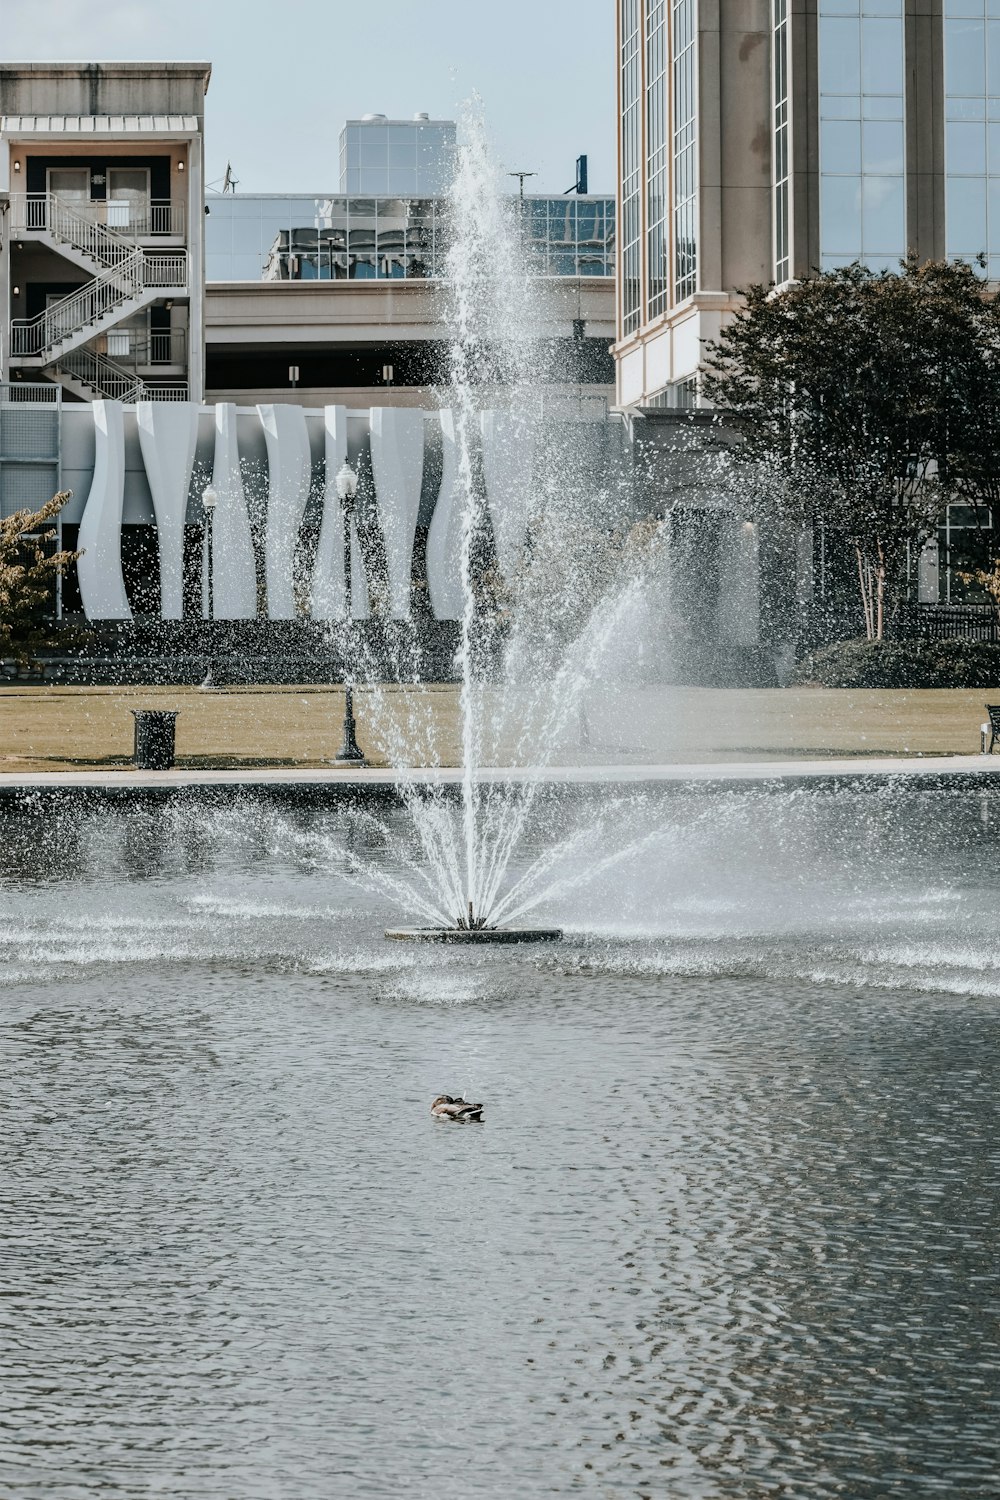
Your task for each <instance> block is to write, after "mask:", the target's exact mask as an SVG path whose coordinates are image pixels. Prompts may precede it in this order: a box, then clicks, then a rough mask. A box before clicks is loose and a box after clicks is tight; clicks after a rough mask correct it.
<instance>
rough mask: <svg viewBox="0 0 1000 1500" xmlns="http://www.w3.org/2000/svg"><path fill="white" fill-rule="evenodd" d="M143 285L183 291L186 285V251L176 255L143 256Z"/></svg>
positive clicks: (180, 251)
mask: <svg viewBox="0 0 1000 1500" xmlns="http://www.w3.org/2000/svg"><path fill="white" fill-rule="evenodd" d="M143 261H144V273H143V285H144V286H147V287H164V288H169V289H170V290H171V291H183V289H184V288H185V287H186V286H187V251H186V250H179V251H178V252H177V254H176V255H146V256H144V257H143Z"/></svg>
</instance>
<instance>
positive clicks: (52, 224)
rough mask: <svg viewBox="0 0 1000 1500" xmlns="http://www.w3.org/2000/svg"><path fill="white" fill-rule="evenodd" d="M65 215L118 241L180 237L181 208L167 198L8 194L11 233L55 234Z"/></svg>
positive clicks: (181, 231) (181, 204) (182, 223)
mask: <svg viewBox="0 0 1000 1500" xmlns="http://www.w3.org/2000/svg"><path fill="white" fill-rule="evenodd" d="M67 214H71V215H72V216H73V218H74V219H79V220H83V221H84V222H86V223H88V224H90V225H92V226H94V227H95V228H98V229H109V230H111V231H112V233H113V234H115V235H117V236H118V237H119V238H120V239H125V240H148V239H155V238H158V237H161V236H162V237H169V238H171V239H183V238H184V226H185V220H186V214H185V205H184V204H183V203H172V202H171V201H170V200H169V199H167V198H151V199H146V200H145V201H143V202H141V203H135V202H134V201H133V200H132V199H129V198H109V199H102V200H100V201H95V200H93V199H92V200H91V201H89V202H87V201H86V200H77V199H73V200H72V201H70V200H68V199H65V198H59V197H58V196H57V195H56V194H55V193H12V194H11V229H12V232H13V233H15V234H30V233H31V231H32V230H48V231H49V232H50V233H53V234H56V235H59V230H60V223H61V220H62V219H64V217H65V216H66V215H67ZM62 237H65V236H62Z"/></svg>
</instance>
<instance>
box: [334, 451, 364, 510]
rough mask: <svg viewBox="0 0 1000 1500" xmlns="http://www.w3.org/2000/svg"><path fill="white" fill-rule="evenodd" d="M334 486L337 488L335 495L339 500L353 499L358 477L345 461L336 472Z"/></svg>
mask: <svg viewBox="0 0 1000 1500" xmlns="http://www.w3.org/2000/svg"><path fill="white" fill-rule="evenodd" d="M334 484H335V485H336V486H337V494H338V495H339V496H340V498H341V500H351V499H353V497H354V494H355V491H356V490H357V488H358V476H357V474H355V472H354V470H353V469H352V468H351V466H350V464H349V463H348V462H347V460H346V459H345V460H344V462H343V463H342V464H341V466H340V468H339V469H338V470H337V477H336V479H335V480H334Z"/></svg>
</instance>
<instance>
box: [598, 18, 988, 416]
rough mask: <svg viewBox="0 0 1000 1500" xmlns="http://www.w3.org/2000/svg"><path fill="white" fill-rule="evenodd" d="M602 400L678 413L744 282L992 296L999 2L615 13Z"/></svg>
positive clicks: (748, 283) (734, 306) (736, 301)
mask: <svg viewBox="0 0 1000 1500" xmlns="http://www.w3.org/2000/svg"><path fill="white" fill-rule="evenodd" d="M618 90H619V92H618V102H619V142H618V164H619V186H618V202H619V207H620V213H621V217H622V226H623V228H622V245H621V252H620V259H619V286H618V341H617V344H616V358H617V362H618V370H619V399H620V401H621V403H622V405H625V406H628V405H632V404H639V405H642V404H647V405H670V404H683V402H684V401H686V400H687V399H688V396H689V393H690V390H691V383H692V381H694V382H696V381H697V375H698V369H699V366H700V361H701V357H702V351H703V350H704V348H705V346H706V344H707V343H709V342H711V341H712V340H713V338H715V337H717V336H718V332H719V330H720V328H721V325H722V322H723V321H724V320H725V318H726V317H727V316H729V315H730V314H731V312H732V311H734V310H735V308H736V307H737V306H738V305H739V295H740V290H741V288H743V287H745V286H747V285H750V284H752V283H754V282H764V283H767V282H774V283H775V284H777V285H779V286H780V285H783V284H784V283H786V282H787V281H789V280H792V279H795V278H799V277H803V276H809V275H811V274H812V273H813V272H814V271H815V270H816V269H817V268H822V269H831V268H834V267H838V266H846V265H850V264H852V263H853V262H856V261H857V262H861V263H863V264H865V265H867V266H869V267H871V268H872V269H873V270H892V269H893V268H894V267H896V266H898V264H899V262H900V260H901V259H902V258H903V257H904V256H906V255H908V254H914V255H916V256H917V257H918V259H920V260H931V259H939V258H941V257H944V256H948V257H960V258H962V259H965V260H969V261H972V260H979V259H980V258H981V259H982V261H983V263H984V265H985V267H986V269H987V271H988V274H989V276H990V278H991V279H992V280H994V281H998V282H1000V0H739V4H736V3H734V4H732V5H719V4H718V3H717V0H714V3H712V4H708V3H707V0H618Z"/></svg>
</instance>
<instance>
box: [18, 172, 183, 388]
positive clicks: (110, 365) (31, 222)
mask: <svg viewBox="0 0 1000 1500" xmlns="http://www.w3.org/2000/svg"><path fill="white" fill-rule="evenodd" d="M12 216H13V217H12V230H13V232H15V233H19V234H25V235H27V234H31V235H32V238H36V237H37V238H38V239H40V240H41V241H42V242H43V243H47V244H48V245H49V246H50V247H51V248H52V249H55V250H56V251H57V252H58V253H59V254H60V255H63V256H64V257H65V258H66V259H68V260H71V261H73V262H74V263H75V264H76V265H77V266H79V267H81V268H82V269H83V270H86V271H88V272H90V273H91V274H90V280H89V281H87V282H85V283H84V285H83V286H81V287H78V288H77V289H76V290H75V291H73V292H70V294H69V295H68V296H66V297H63V298H61V299H60V300H59V301H57V302H54V303H52V305H51V306H49V307H47V308H46V309H45V311H44V312H41V313H39V314H38V315H37V317H34V318H16V319H13V320H12V322H11V348H10V353H11V358H12V360H15V361H16V362H17V363H18V364H19V365H20V366H21V367H22V368H31V369H37V370H45V371H46V373H47V374H49V375H51V376H52V377H53V378H54V379H56V380H58V381H59V383H60V384H62V385H65V386H66V388H67V389H69V390H72V391H73V392H74V394H76V395H81V394H83V392H84V391H85V392H86V394H85V395H84V399H86V400H92V399H93V396H94V394H97V395H100V396H106V397H108V398H110V399H114V400H119V401H138V400H144V399H147V398H148V397H149V396H151V395H155V394H156V392H157V390H158V388H157V387H147V386H146V384H145V382H143V381H142V380H140V379H138V377H137V376H136V375H135V374H134V373H133V372H131V371H128V370H124V369H121V368H120V367H118V366H116V365H115V364H114V362H113V361H112V360H109V359H108V358H107V357H106V356H105V355H103V354H101V353H100V352H99V351H97V350H96V349H93V348H88V347H87V346H88V345H90V344H91V343H92V341H93V340H94V339H96V338H98V337H99V336H100V335H101V334H103V333H106V332H107V331H108V330H109V329H111V328H114V327H115V326H116V325H117V324H119V323H122V322H124V321H125V320H126V319H128V318H130V317H132V316H133V314H135V313H137V312H140V311H141V310H142V309H143V308H145V307H148V306H149V305H150V304H151V303H153V302H156V301H158V300H159V299H161V298H162V297H164V296H165V295H169V294H170V293H184V292H186V290H187V276H188V266H187V251H186V250H184V249H172V250H170V251H169V252H158V251H154V252H152V253H150V252H149V251H147V250H144V249H143V248H142V247H141V246H139V245H136V244H133V243H132V241H131V240H130V239H128V238H127V237H126V236H125V235H124V234H119V233H116V232H115V231H114V230H113V229H111V228H109V227H108V226H107V225H104V224H99V223H97V222H96V221H95V220H94V219H91V218H89V217H87V215H85V214H82V213H80V212H79V211H78V210H77V209H76V208H74V207H73V206H72V205H71V204H68V203H65V202H63V201H62V200H60V199H59V198H57V197H56V195H55V194H53V193H40V194H22V195H14V197H13V198H12ZM172 389H176V388H172ZM174 399H177V398H176V397H174Z"/></svg>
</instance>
